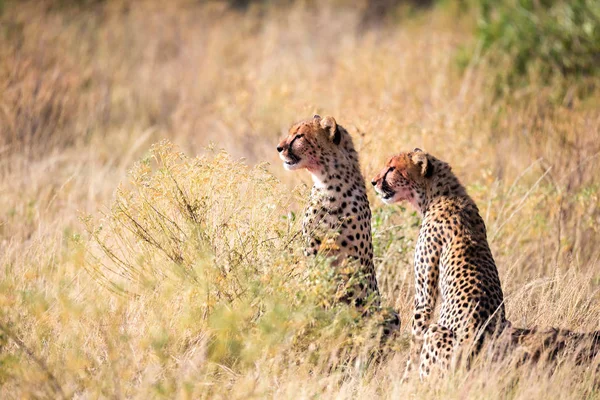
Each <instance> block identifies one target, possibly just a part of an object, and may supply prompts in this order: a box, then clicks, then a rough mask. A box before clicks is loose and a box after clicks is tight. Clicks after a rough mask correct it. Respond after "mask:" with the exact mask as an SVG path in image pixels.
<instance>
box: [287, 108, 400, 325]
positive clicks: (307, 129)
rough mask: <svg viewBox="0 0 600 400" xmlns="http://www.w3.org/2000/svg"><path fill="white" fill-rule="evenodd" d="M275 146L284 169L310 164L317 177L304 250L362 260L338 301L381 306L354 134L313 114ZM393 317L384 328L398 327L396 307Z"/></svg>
mask: <svg viewBox="0 0 600 400" xmlns="http://www.w3.org/2000/svg"><path fill="white" fill-rule="evenodd" d="M277 151H278V152H279V156H280V158H281V159H282V160H283V162H284V166H285V168H286V169H288V170H297V169H306V170H308V171H309V172H310V173H311V175H312V178H313V182H314V185H313V187H312V191H311V195H310V199H309V204H308V206H307V208H306V210H305V213H304V220H303V226H302V230H303V236H304V238H305V241H306V253H307V254H308V255H316V254H318V253H324V254H326V255H328V256H331V257H333V258H334V262H333V264H334V266H336V267H337V268H338V270H339V271H341V270H343V267H344V266H345V265H346V264H347V263H348V262H350V261H352V260H354V262H356V263H358V265H359V271H358V275H359V277H358V278H359V279H357V280H358V282H357V283H356V284H351V285H346V290H345V292H344V293H342V295H341V296H340V300H342V301H345V302H348V303H351V304H354V305H356V306H357V307H359V308H360V309H361V310H365V312H366V311H367V310H369V309H370V308H375V309H379V308H380V302H381V300H380V293H379V288H378V286H377V278H376V276H375V268H374V266H373V245H372V242H371V209H370V207H369V201H368V199H367V194H366V188H365V181H364V178H363V176H362V173H361V171H360V165H359V161H358V154H357V153H356V150H355V149H354V144H353V143H352V138H351V136H350V135H349V134H348V132H347V131H346V129H344V128H343V127H342V126H340V125H338V124H337V123H336V121H335V119H334V118H333V117H324V118H321V117H320V116H318V115H315V116H314V117H313V118H311V119H308V120H305V121H302V122H299V123H297V124H294V125H293V126H292V127H291V128H290V129H289V132H288V134H287V136H286V137H285V138H284V139H283V140H282V141H281V142H280V143H279V145H278V146H277ZM346 278H347V279H350V277H346ZM389 321H391V322H390V324H389V325H388V326H387V327H386V328H385V330H390V329H392V330H393V329H397V328H398V327H399V325H400V320H399V318H398V315H397V314H396V313H395V312H393V313H392V316H391V317H390V318H389ZM384 333H385V332H384Z"/></svg>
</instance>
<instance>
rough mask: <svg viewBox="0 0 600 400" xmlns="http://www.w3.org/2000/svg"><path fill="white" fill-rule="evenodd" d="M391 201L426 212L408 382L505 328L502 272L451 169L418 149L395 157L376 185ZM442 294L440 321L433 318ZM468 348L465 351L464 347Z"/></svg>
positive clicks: (416, 262)
mask: <svg viewBox="0 0 600 400" xmlns="http://www.w3.org/2000/svg"><path fill="white" fill-rule="evenodd" d="M371 183H372V184H373V186H374V187H375V190H376V192H377V193H378V194H379V195H380V196H381V198H382V199H383V201H384V202H385V203H387V204H392V203H397V202H401V201H403V200H407V201H408V202H409V203H410V204H412V206H413V207H414V208H415V209H416V210H417V211H418V212H419V213H420V214H421V216H422V219H423V220H422V223H421V228H420V231H419V237H418V239H417V244H416V251H415V256H414V269H415V300H414V313H413V324H412V339H411V350H410V357H409V360H408V362H407V365H406V370H405V373H404V378H403V379H404V380H406V379H407V377H408V374H409V372H410V371H411V369H412V365H414V364H416V363H417V362H418V361H420V366H419V375H420V377H421V379H424V378H425V377H427V376H428V375H429V374H430V373H431V372H432V370H433V368H437V369H438V370H445V369H447V368H448V367H449V366H450V364H451V362H453V361H456V360H457V357H456V356H460V354H459V352H458V351H456V350H458V348H466V347H468V346H466V345H468V344H471V345H474V346H475V348H473V349H475V350H476V347H478V346H480V343H481V340H480V338H482V334H484V333H493V332H497V330H500V329H502V328H503V327H504V325H505V324H506V318H505V311H504V303H503V294H502V288H501V285H500V278H499V276H498V271H497V269H496V265H495V263H494V259H493V257H492V253H491V251H490V248H489V245H488V241H487V236H486V228H485V224H484V222H483V219H482V218H481V216H480V213H479V210H478V208H477V205H476V204H475V202H474V201H473V200H472V199H471V198H470V197H469V195H468V194H467V192H466V190H465V188H464V187H463V185H462V184H461V183H460V182H459V180H458V178H457V177H456V176H455V175H454V173H453V172H452V170H451V168H450V166H449V165H448V164H447V163H445V162H443V161H440V160H438V159H437V158H435V157H433V156H432V155H430V154H428V153H425V152H423V151H421V150H420V149H415V150H414V151H412V152H408V153H401V154H398V155H396V156H393V157H391V158H390V159H389V160H388V161H387V163H386V165H385V168H383V170H381V172H379V174H377V176H376V177H375V178H374V179H373V180H372V182H371ZM439 292H441V309H440V315H439V319H438V321H437V324H435V323H432V321H431V320H432V316H433V313H434V309H435V305H436V302H437V298H438V293H439ZM463 346H464V347H463Z"/></svg>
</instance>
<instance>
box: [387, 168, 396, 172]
mask: <svg viewBox="0 0 600 400" xmlns="http://www.w3.org/2000/svg"><path fill="white" fill-rule="evenodd" d="M395 170H396V167H390V168H389V169H388V172H394V171H395Z"/></svg>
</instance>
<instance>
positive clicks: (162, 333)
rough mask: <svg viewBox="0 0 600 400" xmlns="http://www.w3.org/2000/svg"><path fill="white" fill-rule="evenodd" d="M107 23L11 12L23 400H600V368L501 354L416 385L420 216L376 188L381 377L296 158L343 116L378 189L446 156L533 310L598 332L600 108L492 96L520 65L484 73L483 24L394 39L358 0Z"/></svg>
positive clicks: (2, 336)
mask: <svg viewBox="0 0 600 400" xmlns="http://www.w3.org/2000/svg"><path fill="white" fill-rule="evenodd" d="M93 10H95V11H90V10H89V9H87V8H73V9H70V8H68V9H66V10H63V11H61V12H59V11H57V10H56V9H50V10H47V9H45V8H43V7H41V6H40V5H39V4H38V3H33V2H31V3H23V4H22V5H21V4H20V5H19V6H18V7H6V8H5V11H4V14H3V15H2V17H0V18H1V24H0V28H1V29H2V31H1V32H0V33H1V34H0V55H1V57H0V88H1V90H2V93H3V95H2V96H1V97H0V133H2V137H0V265H1V266H2V271H3V275H2V278H1V279H0V288H1V289H0V305H1V307H0V393H1V397H2V398H22V397H25V398H28V397H34V396H37V397H45V398H56V397H60V396H63V395H64V396H65V397H70V396H74V397H82V398H96V397H138V398H149V397H150V398H153V397H168V398H171V397H182V398H214V397H216V398H248V397H259V398H260V397H276V398H312V397H322V398H329V397H336V398H373V397H392V398H399V397H404V396H412V397H415V398H430V397H432V396H437V397H453V398H465V397H475V398H490V397H498V396H500V397H508V398H527V399H529V398H557V397H560V398H585V397H588V398H589V397H595V396H597V391H596V389H595V387H596V386H594V381H597V379H598V378H597V376H596V375H595V374H596V372H595V370H594V368H587V367H586V366H574V365H572V363H568V362H567V363H562V364H560V365H559V366H558V367H557V368H556V369H554V370H553V373H552V375H551V374H550V371H551V369H550V368H549V367H548V366H545V365H539V366H521V367H516V366H515V365H513V363H512V361H511V360H510V359H508V360H506V361H503V362H501V363H490V362H486V361H485V357H483V356H482V359H481V360H480V361H478V362H477V363H476V364H475V367H474V368H473V369H471V370H469V371H466V370H460V371H457V372H456V373H454V374H451V375H450V376H448V377H447V378H445V379H442V380H438V379H432V381H430V382H426V383H420V382H418V381H416V380H415V381H410V382H408V383H407V384H401V383H400V377H401V375H402V371H403V368H404V362H405V360H406V357H407V346H408V341H407V340H408V335H409V332H410V329H409V326H410V313H411V308H412V301H413V295H412V290H413V289H412V288H413V273H412V252H413V247H414V243H415V239H416V236H417V232H418V224H419V219H418V217H417V215H416V214H415V213H414V212H413V211H412V210H411V209H410V208H404V207H401V206H394V207H389V206H383V205H382V204H381V203H380V202H379V200H378V199H377V198H376V197H375V196H374V193H373V192H370V194H369V196H370V200H371V205H372V208H373V214H374V217H373V232H374V235H373V237H374V247H375V264H376V268H377V273H378V280H379V284H380V287H381V291H382V294H383V297H384V301H383V302H384V305H385V306H392V307H394V308H396V309H398V310H399V313H400V316H401V319H402V324H403V326H402V332H401V334H400V337H399V338H398V340H397V342H396V343H395V344H394V346H393V349H392V350H391V351H390V352H389V354H388V357H386V358H385V359H383V360H380V362H374V360H373V358H372V356H373V353H372V349H373V346H374V345H375V344H376V343H375V342H376V341H375V340H374V338H373V334H372V332H373V331H372V330H371V328H372V327H373V324H375V325H376V321H360V318H358V316H357V315H356V313H355V312H354V311H353V310H351V309H349V308H347V307H345V306H343V305H333V304H331V303H328V301H329V299H331V293H332V290H335V288H332V287H331V281H330V277H331V275H330V274H331V269H330V268H329V266H328V263H327V261H326V260H324V259H305V258H304V256H303V255H302V249H301V247H302V246H301V240H300V238H299V231H300V220H299V218H298V216H300V215H302V213H301V210H302V207H303V205H304V204H305V201H306V196H307V195H308V188H307V185H308V184H310V182H309V179H308V177H307V176H305V174H302V173H294V174H292V173H286V172H284V171H283V168H282V167H281V166H280V162H279V161H278V159H277V155H276V151H275V146H276V143H277V141H278V139H279V137H280V135H281V133H282V130H284V129H285V128H287V127H288V125H290V124H291V123H292V122H293V121H296V120H299V119H303V118H306V117H307V116H310V115H312V114H313V113H315V112H319V113H326V114H330V115H334V116H335V117H336V120H337V121H338V122H339V123H340V124H342V125H343V126H345V127H346V128H348V130H349V131H350V133H351V134H352V135H353V138H354V142H355V144H356V145H357V147H358V150H359V154H360V158H361V165H362V167H363V171H364V173H365V176H366V178H367V180H368V179H369V178H371V175H372V174H373V173H374V171H377V170H379V169H380V167H381V165H382V163H383V162H384V160H385V159H386V158H387V157H388V156H389V155H390V154H391V153H393V152H398V151H401V150H410V149H412V148H414V147H420V148H423V149H425V150H427V151H429V152H431V153H433V154H435V155H436V156H438V157H439V158H441V159H443V160H446V161H448V162H449V163H450V164H451V165H452V166H453V167H454V170H455V172H456V173H457V175H458V176H459V177H460V178H461V179H462V181H463V183H465V184H466V186H467V187H468V190H469V192H470V193H471V195H472V196H473V198H474V199H475V200H476V201H477V203H478V205H479V207H480V210H481V212H482V215H483V216H484V218H485V221H486V223H487V227H488V235H489V239H490V243H491V246H492V250H493V253H494V255H495V257H496V260H497V263H498V268H499V272H500V276H501V280H502V282H503V287H504V292H505V294H506V308H507V314H508V317H509V319H510V320H512V321H513V323H514V324H515V325H516V326H534V325H541V326H557V327H563V328H567V327H568V328H571V329H575V330H581V331H590V330H597V329H600V327H599V325H598V321H599V320H600V307H599V306H598V300H600V297H599V288H600V274H599V273H598V267H599V266H600V263H599V260H600V247H598V245H597V244H598V243H599V240H600V231H599V228H598V226H600V211H599V209H598V206H597V204H598V196H599V195H600V194H599V188H600V180H599V179H600V178H599V175H598V173H597V171H598V170H599V167H600V155H599V154H600V140H599V138H600V117H599V116H598V113H597V104H598V99H599V98H600V96H599V95H598V93H592V95H591V96H588V97H587V98H586V99H585V100H584V101H580V100H579V99H578V97H577V95H576V91H573V92H569V90H568V87H567V90H566V93H567V94H566V95H565V98H564V99H563V100H564V101H557V100H556V98H554V97H552V96H554V92H553V91H552V88H548V87H543V86H535V85H531V86H529V87H527V88H522V89H519V90H517V91H514V92H509V93H507V94H506V96H505V97H502V98H496V99H495V100H494V101H492V98H493V97H494V96H492V94H493V93H492V91H493V88H494V86H493V85H494V82H493V79H490V77H491V76H493V75H494V74H493V73H492V72H494V68H498V66H496V65H490V63H489V62H487V60H486V59H482V60H479V61H480V62H478V63H476V64H475V63H473V64H472V65H470V66H468V67H467V69H466V71H465V72H464V73H461V72H460V70H459V69H458V68H457V66H456V59H457V52H458V51H459V49H460V48H461V46H463V45H465V44H466V43H469V41H470V40H471V28H472V27H473V21H472V20H471V19H469V16H468V15H467V16H462V17H458V18H463V19H464V20H461V23H460V24H459V23H457V22H456V18H457V16H456V15H455V14H453V11H452V10H451V9H450V8H448V7H446V8H444V7H442V8H434V9H432V10H429V11H424V12H422V13H421V14H415V16H414V17H413V19H410V20H407V19H400V20H397V21H391V22H393V23H392V24H391V25H385V26H382V27H380V28H378V29H375V30H372V31H365V30H361V29H359V28H358V27H359V25H360V13H359V12H357V11H356V10H353V9H351V8H348V7H347V6H346V5H344V4H343V2H342V3H340V4H338V3H337V2H333V3H327V4H323V5H321V6H320V7H318V8H317V7H314V6H312V5H310V4H303V3H302V2H298V3H297V4H295V5H292V6H290V7H285V8H280V7H274V8H264V9H262V10H261V11H260V12H258V11H257V10H256V9H250V10H249V11H248V12H246V13H238V12H234V11H231V10H227V9H226V8H225V7H223V6H222V5H220V4H218V3H210V4H207V5H200V6H199V5H197V4H196V3H194V4H191V3H190V4H188V3H185V2H182V4H173V5H163V6H161V5H158V4H152V3H144V4H136V5H135V6H130V7H127V6H126V5H124V4H120V3H117V2H114V3H110V4H102V5H99V6H97V8H96V9H93ZM567 86H568V85H567ZM165 138H169V139H170V140H172V141H173V142H174V143H177V144H178V146H179V147H178V146H175V145H173V144H171V143H170V142H166V141H162V140H163V139H165ZM210 142H213V143H214V146H213V147H212V148H208V149H207V148H206V146H207V145H208V144H209V143H210ZM153 143H157V144H155V145H152V144H153ZM197 154H200V155H198V156H196V155H197ZM241 157H244V158H243V159H241Z"/></svg>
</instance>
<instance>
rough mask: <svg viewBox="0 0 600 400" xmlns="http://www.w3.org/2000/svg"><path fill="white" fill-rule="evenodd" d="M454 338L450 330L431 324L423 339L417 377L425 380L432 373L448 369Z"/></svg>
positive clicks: (454, 343)
mask: <svg viewBox="0 0 600 400" xmlns="http://www.w3.org/2000/svg"><path fill="white" fill-rule="evenodd" d="M455 345H456V337H455V334H454V332H453V331H451V330H450V329H448V328H446V327H444V326H442V325H438V324H431V325H429V328H428V329H427V332H426V333H425V337H424V339H423V349H422V350H421V355H420V362H421V364H420V366H419V377H420V378H421V380H424V379H426V378H427V377H428V376H429V375H430V374H431V373H432V372H434V371H436V372H443V371H447V370H448V369H449V368H450V365H451V362H452V357H453V355H454V349H455Z"/></svg>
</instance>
